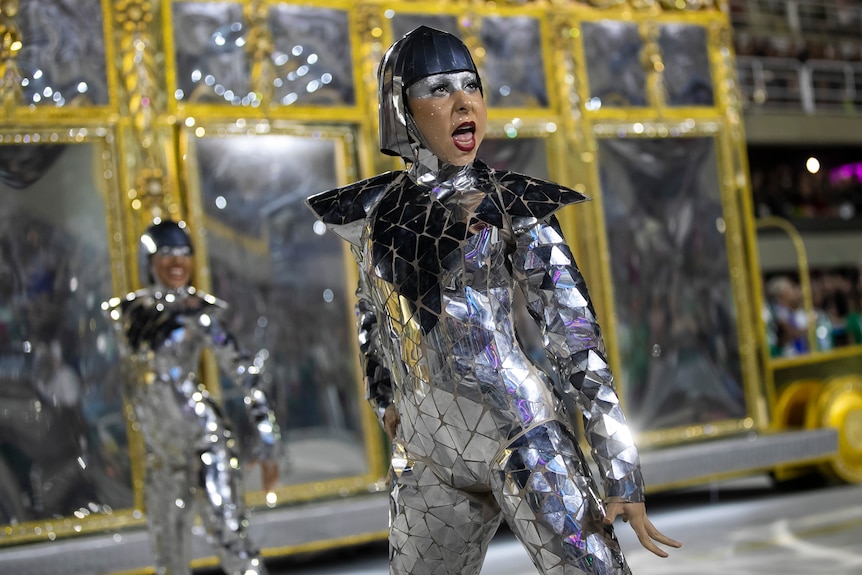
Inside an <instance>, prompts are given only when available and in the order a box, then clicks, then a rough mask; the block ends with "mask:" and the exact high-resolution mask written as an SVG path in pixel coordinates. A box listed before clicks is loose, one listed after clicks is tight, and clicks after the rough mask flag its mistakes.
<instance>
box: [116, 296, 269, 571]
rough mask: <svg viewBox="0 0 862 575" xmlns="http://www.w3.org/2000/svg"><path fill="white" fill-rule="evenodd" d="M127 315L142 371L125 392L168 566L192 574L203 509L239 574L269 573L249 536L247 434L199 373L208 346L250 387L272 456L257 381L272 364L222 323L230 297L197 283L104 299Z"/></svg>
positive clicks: (123, 324)
mask: <svg viewBox="0 0 862 575" xmlns="http://www.w3.org/2000/svg"><path fill="white" fill-rule="evenodd" d="M103 308H104V309H105V311H106V312H107V313H108V314H109V316H110V317H111V318H112V319H114V320H115V321H116V322H117V326H118V327H119V328H120V330H121V333H122V338H121V339H122V342H123V344H124V346H123V347H124V350H125V352H126V354H127V355H128V360H129V365H130V366H131V369H132V374H131V376H130V377H129V378H127V387H126V389H125V395H126V398H127V400H128V402H129V403H130V404H131V406H132V407H133V408H134V414H135V418H136V420H137V423H138V424H139V425H140V430H141V433H142V435H143V438H144V442H145V445H146V450H147V453H146V478H145V486H144V489H145V498H146V511H147V521H148V524H149V531H150V538H151V542H152V546H153V551H154V553H155V559H156V572H157V573H159V574H170V575H178V574H187V573H191V570H190V566H189V561H190V559H191V557H190V552H191V546H190V537H191V526H192V522H193V520H194V518H195V515H196V513H199V514H200V517H201V520H202V522H203V525H204V527H205V529H206V533H207V536H208V538H209V540H210V542H211V544H212V545H213V546H214V548H215V550H216V551H217V553H218V555H219V558H220V560H221V565H222V568H223V569H224V570H225V572H227V573H229V574H231V575H240V574H242V575H251V574H262V573H266V569H265V567H264V565H263V562H262V561H261V558H260V556H259V554H258V552H257V550H256V549H254V547H253V546H252V544H251V542H250V541H249V539H248V536H247V527H248V520H247V518H246V516H245V503H244V500H243V489H242V473H241V470H240V464H239V454H238V450H237V439H236V438H235V437H234V435H233V433H232V431H231V429H230V427H229V426H228V425H227V423H226V420H225V417H224V416H223V414H222V412H221V409H220V408H219V406H218V405H217V404H216V403H215V401H213V400H212V399H211V397H210V396H209V394H208V393H207V391H206V389H205V388H204V386H203V385H202V384H201V382H200V380H199V378H198V375H197V374H198V373H199V368H200V360H201V351H202V350H203V348H204V346H206V347H209V348H210V349H211V350H212V351H213V354H214V356H215V357H216V360H217V362H218V364H219V366H220V367H221V368H222V370H224V372H225V373H226V374H228V375H229V376H230V377H231V378H233V380H234V381H235V382H236V384H237V385H238V386H240V387H241V388H242V389H243V390H244V391H245V393H246V396H247V401H246V402H245V404H246V406H247V408H248V411H249V415H250V417H251V419H252V423H253V424H254V425H255V426H256V430H257V433H258V435H259V441H258V442H257V448H256V451H255V453H254V457H256V458H259V459H267V458H269V457H271V456H272V454H273V450H274V449H276V447H277V445H278V442H279V433H278V427H277V425H276V424H275V420H274V417H273V415H272V412H271V410H270V409H269V406H268V404H267V400H266V396H265V394H264V393H263V392H262V391H261V390H260V389H258V387H257V383H258V378H259V375H260V368H261V367H262V365H261V364H260V362H259V361H258V365H255V362H254V361H253V360H252V358H249V357H248V356H246V355H244V354H243V353H242V352H240V350H239V349H238V347H237V345H236V342H235V341H234V338H233V337H232V336H231V335H230V334H229V333H228V332H227V331H226V330H225V328H224V326H223V325H222V324H221V322H220V316H221V315H222V313H223V311H224V309H225V308H226V305H225V304H224V302H221V301H220V300H217V299H216V298H214V297H213V296H210V295H208V294H204V293H202V292H200V291H196V290H195V289H194V288H184V289H177V290H166V289H163V288H158V287H151V288H145V289H142V290H139V291H137V292H135V293H132V294H129V295H128V296H126V297H125V298H115V299H112V300H111V301H109V302H106V304H104V305H103Z"/></svg>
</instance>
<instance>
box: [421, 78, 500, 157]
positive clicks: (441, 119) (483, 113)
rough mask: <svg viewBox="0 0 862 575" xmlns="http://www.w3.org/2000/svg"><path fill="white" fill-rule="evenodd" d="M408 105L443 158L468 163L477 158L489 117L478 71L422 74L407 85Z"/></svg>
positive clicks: (424, 135)
mask: <svg viewBox="0 0 862 575" xmlns="http://www.w3.org/2000/svg"><path fill="white" fill-rule="evenodd" d="M407 105H408V108H409V110H410V114H411V115H412V116H413V120H414V121H415V122H416V126H417V127H418V128H419V131H420V132H421V133H422V138H423V139H424V140H425V143H426V144H427V145H428V148H429V149H430V150H431V152H432V153H433V154H434V155H435V156H437V158H438V159H440V161H442V162H446V163H449V164H452V165H455V166H465V165H467V164H469V163H470V162H472V161H473V160H475V159H476V152H477V151H478V149H479V145H480V144H481V143H482V140H483V139H484V138H485V128H486V125H487V121H488V110H487V109H486V108H485V100H484V98H483V97H482V91H481V90H480V89H479V82H478V79H477V78H476V74H474V73H473V72H447V73H444V74H434V75H433V76H427V77H425V78H422V79H421V80H418V81H416V82H414V83H413V84H411V85H410V86H409V87H408V88H407Z"/></svg>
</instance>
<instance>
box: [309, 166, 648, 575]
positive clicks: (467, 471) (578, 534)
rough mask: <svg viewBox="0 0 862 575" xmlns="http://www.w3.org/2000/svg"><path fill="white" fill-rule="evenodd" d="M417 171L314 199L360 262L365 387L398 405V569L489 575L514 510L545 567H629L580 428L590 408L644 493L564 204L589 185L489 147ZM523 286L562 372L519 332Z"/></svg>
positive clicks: (393, 565)
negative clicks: (494, 542)
mask: <svg viewBox="0 0 862 575" xmlns="http://www.w3.org/2000/svg"><path fill="white" fill-rule="evenodd" d="M413 170H414V171H413V172H392V173H387V174H383V175H380V176H377V177H375V178H371V179H369V180H364V181H361V182H358V183H356V184H352V185H350V186H346V187H344V188H339V189H336V190H331V191H329V192H324V193H322V194H318V195H316V196H313V197H311V198H309V200H308V203H309V206H310V207H311V208H312V210H314V211H315V213H316V214H317V215H318V217H320V218H321V219H322V221H324V222H325V223H327V224H328V226H329V227H330V228H331V229H332V230H333V231H335V232H336V233H338V234H339V235H341V236H342V237H344V238H345V239H347V240H348V241H349V242H350V243H351V248H352V250H353V253H354V255H355V257H356V259H357V263H358V264H359V270H360V277H359V289H358V292H357V293H358V304H357V324H358V327H359V341H360V348H361V351H362V354H363V368H364V373H365V379H366V383H367V390H368V399H369V401H370V402H371V404H372V406H373V407H374V409H375V410H376V412H377V413H378V416H379V417H380V418H381V419H382V417H383V413H384V411H385V410H386V408H387V407H388V406H389V405H393V404H394V406H395V407H396V408H397V410H398V413H399V414H400V418H401V422H400V426H399V428H398V432H397V437H396V438H395V440H394V445H393V459H392V487H391V511H390V552H391V557H390V571H391V573H393V574H398V575H401V574H408V573H409V574H413V575H424V574H432V575H444V574H445V575H449V574H451V575H455V574H458V575H466V574H477V573H479V571H480V569H481V565H482V560H483V558H484V555H485V550H486V548H487V544H488V542H489V540H490V539H491V537H492V536H493V534H494V532H495V531H496V529H497V527H498V525H499V523H500V522H501V520H505V521H506V522H507V523H508V524H509V526H510V527H511V528H512V530H513V532H514V533H515V534H516V535H517V536H518V538H519V539H520V540H521V541H522V542H523V544H524V545H525V547H526V548H527V550H528V552H529V553H530V556H531V557H532V559H533V562H534V563H535V565H536V566H537V568H539V569H540V571H541V572H542V573H545V574H553V575H563V574H595V575H598V574H602V575H604V574H617V575H618V574H626V573H629V570H628V567H627V566H626V563H625V560H624V558H623V556H622V553H621V552H620V549H619V545H618V544H617V541H616V539H615V537H614V535H613V531H612V528H611V527H609V526H606V525H604V523H603V517H604V509H603V506H602V502H601V499H600V494H599V491H598V488H597V486H596V485H595V483H594V481H593V479H592V477H591V476H590V473H589V470H588V467H587V465H586V463H585V461H584V456H583V454H582V453H581V452H580V449H579V447H578V445H577V440H576V433H575V429H577V427H578V426H577V422H576V420H575V419H574V418H575V416H576V413H577V412H580V413H581V415H582V417H583V421H584V428H585V432H586V437H587V440H588V442H589V444H590V446H591V448H592V455H593V458H594V459H595V461H596V463H597V465H598V467H599V470H600V472H601V480H602V483H603V487H604V495H605V496H606V497H617V498H620V499H622V500H624V501H633V502H640V501H643V498H644V490H643V480H642V477H641V472H640V464H639V459H638V453H637V449H636V447H635V444H634V441H633V439H632V435H631V433H630V431H629V428H628V426H627V424H626V420H625V417H624V415H623V412H622V410H621V409H620V405H619V398H618V396H617V393H616V391H615V389H614V383H613V377H612V375H611V372H610V369H609V367H608V364H607V360H606V357H605V352H604V347H603V343H602V339H601V334H600V330H599V325H598V323H597V320H596V316H595V312H594V310H593V307H592V305H591V303H590V299H589V295H588V293H587V289H586V285H585V283H584V280H583V277H582V276H581V274H580V272H579V271H578V269H577V266H576V264H575V260H574V258H573V257H572V253H571V250H570V249H569V247H568V246H567V244H566V242H565V240H564V238H563V235H562V232H561V231H560V228H559V225H558V224H557V222H556V219H555V218H554V215H553V214H554V212H556V211H557V210H558V209H559V208H561V207H562V206H564V205H568V204H572V203H576V202H580V201H583V200H584V199H586V198H585V197H584V196H582V195H581V194H579V193H577V192H575V191H573V190H570V189H568V188H565V187H562V186H559V185H557V184H554V183H551V182H546V181H543V180H538V179H534V178H530V177H527V176H524V175H521V174H515V173H511V172H501V171H495V170H493V169H491V168H489V167H487V166H485V165H484V164H482V163H481V162H478V161H477V162H474V163H473V164H471V165H468V166H465V167H463V168H457V167H453V166H446V167H445V168H444V169H443V170H441V171H440V172H439V173H436V174H435V173H428V172H427V170H425V169H424V168H423V167H422V166H421V165H419V164H415V165H414V168H413ZM516 289H521V290H523V293H524V295H525V296H526V305H527V306H528V311H529V314H530V315H531V316H532V317H533V319H534V320H535V321H536V322H537V324H538V325H539V327H540V328H541V331H542V337H543V344H544V349H545V352H546V354H547V356H548V358H549V360H550V361H551V363H552V364H553V367H554V369H555V371H556V373H555V374H549V373H546V372H544V371H543V370H542V369H541V368H540V367H539V366H538V364H537V362H536V361H534V360H533V359H532V358H531V357H530V356H529V355H528V354H527V353H526V351H525V350H524V348H523V347H522V345H521V343H520V341H519V339H518V337H517V334H516V330H515V322H514V310H513V298H514V294H515V290H516Z"/></svg>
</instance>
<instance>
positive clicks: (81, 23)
mask: <svg viewBox="0 0 862 575" xmlns="http://www.w3.org/2000/svg"><path fill="white" fill-rule="evenodd" d="M102 18H103V15H102V2H101V1H100V0H76V1H75V2H57V1H55V0H25V1H24V2H21V7H20V12H19V13H18V15H17V18H16V21H17V23H18V25H19V27H20V29H21V34H22V48H21V51H20V53H19V55H18V58H17V62H18V67H19V69H20V71H21V86H22V88H21V89H22V91H23V93H24V103H25V104H30V105H35V106H87V105H104V104H107V103H108V80H107V76H106V72H105V34H104V28H103V20H102Z"/></svg>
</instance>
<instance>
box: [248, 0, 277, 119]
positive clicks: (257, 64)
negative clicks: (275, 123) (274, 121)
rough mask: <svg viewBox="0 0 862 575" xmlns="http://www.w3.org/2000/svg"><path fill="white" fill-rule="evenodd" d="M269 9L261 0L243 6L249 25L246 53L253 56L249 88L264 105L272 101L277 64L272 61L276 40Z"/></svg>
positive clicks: (254, 0) (253, 0) (266, 105)
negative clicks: (271, 29) (270, 21)
mask: <svg viewBox="0 0 862 575" xmlns="http://www.w3.org/2000/svg"><path fill="white" fill-rule="evenodd" d="M269 9H270V7H269V5H267V4H266V3H265V2H262V1H261V0H252V2H250V3H248V4H246V5H245V6H244V7H243V15H244V16H245V19H246V21H247V22H248V25H249V31H248V38H247V41H246V44H245V51H246V54H248V56H249V57H250V58H251V79H250V86H249V88H250V89H251V92H252V93H253V94H254V95H255V98H256V99H257V100H258V102H259V103H260V104H261V105H262V106H264V107H268V106H269V104H270V102H272V97H273V86H274V80H275V65H274V63H273V61H272V52H273V50H274V49H275V42H274V41H273V38H272V32H271V31H270V29H269Z"/></svg>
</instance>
